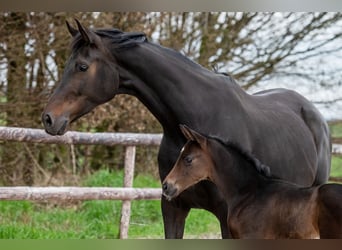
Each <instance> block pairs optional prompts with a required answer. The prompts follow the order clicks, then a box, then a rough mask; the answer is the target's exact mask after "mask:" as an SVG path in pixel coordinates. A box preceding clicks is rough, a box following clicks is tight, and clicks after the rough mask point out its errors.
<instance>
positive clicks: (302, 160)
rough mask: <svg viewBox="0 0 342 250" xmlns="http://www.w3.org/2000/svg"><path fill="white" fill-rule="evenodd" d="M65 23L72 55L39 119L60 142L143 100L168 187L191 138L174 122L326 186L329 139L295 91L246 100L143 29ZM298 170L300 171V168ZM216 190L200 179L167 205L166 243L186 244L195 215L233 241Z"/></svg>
mask: <svg viewBox="0 0 342 250" xmlns="http://www.w3.org/2000/svg"><path fill="white" fill-rule="evenodd" d="M76 22H77V29H75V28H73V27H72V26H70V25H69V24H68V23H67V27H68V30H69V32H70V34H71V35H72V44H71V49H72V51H71V56H70V58H69V59H68V61H67V63H66V66H65V69H64V73H63V76H62V79H61V82H60V83H59V85H58V86H57V88H56V89H55V91H54V93H53V94H52V96H51V97H50V99H49V101H48V103H47V105H46V107H45V109H44V112H43V114H42V121H43V123H44V127H45V130H46V132H47V133H49V134H51V135H62V134H64V133H65V132H66V131H67V129H68V128H69V124H70V123H71V122H73V121H75V120H76V119H78V118H79V117H81V116H83V115H85V114H86V113H88V112H89V111H91V110H92V109H93V108H94V107H96V106H98V105H100V104H102V103H105V102H107V101H109V100H111V99H112V98H113V97H114V96H115V95H117V94H129V95H133V96H135V97H137V98H138V99H139V100H140V101H141V102H142V103H143V104H144V105H145V106H146V107H147V108H148V109H149V110H150V111H151V112H152V114H153V115H154V116H155V117H156V118H157V119H158V121H159V122H160V123H161V125H162V127H163V139H162V142H161V145H160V149H159V154H158V164H159V174H160V179H161V180H163V179H164V178H165V177H166V175H167V174H168V173H169V171H170V170H171V168H172V166H173V164H174V163H175V162H176V159H177V156H178V152H179V150H180V149H181V148H182V146H183V145H184V143H185V141H186V140H185V138H184V136H183V134H182V133H181V131H180V130H179V127H178V124H186V125H188V126H191V127H192V128H194V129H196V130H198V131H200V132H201V133H204V134H208V135H212V136H216V137H218V138H222V140H225V141H226V140H230V141H234V142H239V143H241V144H242V145H244V147H245V148H246V150H248V151H249V152H251V153H253V154H254V155H256V156H257V157H258V158H259V159H260V160H262V161H263V162H265V163H266V164H269V165H270V166H272V169H271V170H272V172H273V173H275V174H277V175H278V176H279V177H281V178H283V179H285V180H288V181H291V182H294V183H297V184H300V185H304V186H312V185H317V184H321V183H324V182H325V181H327V180H328V176H329V172H330V139H329V131H328V126H327V124H326V122H325V121H324V119H323V117H322V116H321V114H320V113H319V112H318V111H317V109H316V108H315V107H314V106H313V105H312V104H311V103H310V102H309V101H308V100H306V99H305V98H304V97H302V96H301V95H299V94H297V93H296V92H294V91H290V90H285V89H273V90H268V91H263V92H259V93H256V94H254V95H250V94H247V93H246V92H245V91H243V90H242V89H241V87H240V86H239V85H238V84H237V83H236V82H235V81H234V80H233V79H232V78H230V77H228V76H225V75H222V74H217V73H215V72H212V71H209V70H207V69H205V68H203V67H202V66H200V65H198V64H196V63H195V62H193V61H191V60H189V59H188V58H186V57H185V56H183V55H181V54H180V53H178V52H176V51H174V50H171V49H168V48H165V47H162V46H159V45H156V44H154V43H151V42H149V41H148V40H147V38H146V36H145V34H143V33H140V32H122V31H120V30H116V29H97V30H90V29H87V28H85V27H83V26H82V25H81V24H80V23H79V22H78V21H77V20H76ZM294 163H296V164H294ZM226 206H227V205H226V202H225V201H224V199H223V197H222V195H221V193H220V192H218V191H217V188H216V186H215V185H213V184H212V183H211V182H208V181H203V182H201V183H198V184H197V185H196V186H194V187H193V188H191V189H189V190H187V191H186V192H183V193H182V195H180V196H179V197H178V198H177V199H174V200H173V201H171V202H169V201H167V200H166V199H165V198H164V197H163V198H162V200H161V208H162V214H163V220H164V229H165V237H166V238H182V237H183V232H184V224H185V219H186V217H187V215H188V213H189V211H190V209H191V208H203V209H206V210H208V211H210V212H212V213H213V214H214V215H215V216H216V217H217V218H218V220H219V221H220V226H221V232H222V237H224V238H226V237H227V236H228V228H227V223H226V217H227V214H226V213H227V212H226V211H227V208H226Z"/></svg>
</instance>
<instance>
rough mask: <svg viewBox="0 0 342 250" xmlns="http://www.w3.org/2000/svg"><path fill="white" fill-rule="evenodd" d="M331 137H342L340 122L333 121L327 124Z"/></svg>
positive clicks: (341, 124)
mask: <svg viewBox="0 0 342 250" xmlns="http://www.w3.org/2000/svg"><path fill="white" fill-rule="evenodd" d="M329 128H330V133H331V136H332V137H337V138H342V123H334V124H330V125H329Z"/></svg>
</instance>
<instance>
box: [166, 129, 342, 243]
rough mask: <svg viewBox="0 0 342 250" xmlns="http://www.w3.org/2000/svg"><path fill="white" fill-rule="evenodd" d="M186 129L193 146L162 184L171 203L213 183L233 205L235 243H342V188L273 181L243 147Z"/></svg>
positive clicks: (230, 216)
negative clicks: (243, 240)
mask: <svg viewBox="0 0 342 250" xmlns="http://www.w3.org/2000/svg"><path fill="white" fill-rule="evenodd" d="M181 130H182V132H183V134H184V135H185V137H186V138H187V139H188V141H187V143H186V144H185V146H184V147H183V149H182V151H181V153H180V155H179V157H178V160H177V162H176V163H175V166H174V167H173V169H172V170H171V172H170V173H169V174H168V176H167V177H166V178H165V180H164V181H163V195H164V196H165V197H166V198H167V199H169V200H171V199H173V198H175V197H176V196H178V195H179V194H180V193H181V192H182V191H184V190H185V189H187V188H189V187H190V186H192V185H194V184H196V183H197V182H199V181H201V180H206V179H208V180H210V181H212V182H214V183H215V184H216V186H217V187H218V189H219V190H220V191H221V192H222V193H223V194H224V197H225V199H226V201H227V204H229V206H228V217H227V223H228V227H229V229H230V234H231V237H232V238H265V239H279V238H297V239H307V238H342V185H338V184H324V185H321V186H318V187H308V188H304V187H300V186H297V185H295V184H292V183H288V182H285V181H282V180H280V179H276V178H272V177H271V175H270V171H269V168H268V167H267V166H265V165H263V164H261V163H260V162H259V160H257V159H256V158H255V157H253V156H252V155H251V154H249V153H247V152H245V151H244V150H242V149H241V147H239V146H238V145H236V144H232V143H228V144H227V143H223V142H222V141H220V140H219V139H216V138H210V137H206V136H203V135H201V134H199V133H197V132H195V131H193V130H191V129H189V128H187V127H186V126H181Z"/></svg>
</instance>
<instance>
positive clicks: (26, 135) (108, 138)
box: [0, 126, 162, 146]
mask: <svg viewBox="0 0 342 250" xmlns="http://www.w3.org/2000/svg"><path fill="white" fill-rule="evenodd" d="M161 138H162V134H141V133H89V132H76V131H69V132H67V133H66V134H64V135H60V136H51V135H48V134H47V133H46V132H45V131H44V130H43V129H33V128H15V127H2V126H0V140H6V141H18V142H34V143H46V144H75V145H76V144H83V145H95V144H101V145H106V146H114V145H124V146H137V145H146V146H158V145H159V144H160V141H161Z"/></svg>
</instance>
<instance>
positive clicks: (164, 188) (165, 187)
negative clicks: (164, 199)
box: [162, 183, 167, 191]
mask: <svg viewBox="0 0 342 250" xmlns="http://www.w3.org/2000/svg"><path fill="white" fill-rule="evenodd" d="M162 188H163V191H166V190H167V183H163V186H162Z"/></svg>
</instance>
